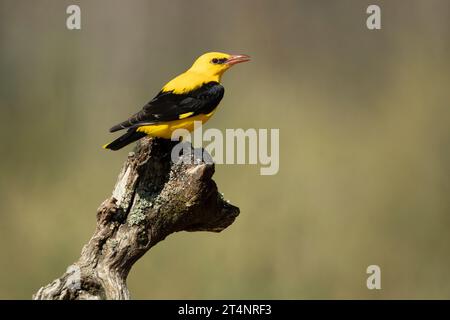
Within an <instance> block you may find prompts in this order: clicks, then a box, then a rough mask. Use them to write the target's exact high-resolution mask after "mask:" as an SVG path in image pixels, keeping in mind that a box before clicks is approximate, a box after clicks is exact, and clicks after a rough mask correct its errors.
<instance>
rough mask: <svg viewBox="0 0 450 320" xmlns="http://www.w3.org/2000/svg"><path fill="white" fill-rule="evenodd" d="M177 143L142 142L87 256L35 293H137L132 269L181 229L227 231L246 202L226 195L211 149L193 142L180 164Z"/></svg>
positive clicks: (100, 213) (101, 214)
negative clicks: (130, 279)
mask: <svg viewBox="0 0 450 320" xmlns="http://www.w3.org/2000/svg"><path fill="white" fill-rule="evenodd" d="M175 144H176V142H172V141H170V140H162V139H150V138H144V139H141V141H140V142H138V144H137V146H136V149H135V151H134V152H132V153H130V154H129V156H128V159H127V160H126V162H125V164H124V165H123V168H122V170H121V172H120V174H119V178H118V180H117V183H116V186H115V188H114V191H113V194H112V196H111V197H110V198H109V199H106V200H105V201H104V202H103V203H102V204H101V205H100V207H99V208H98V210H97V227H96V229H95V232H94V234H93V236H92V238H91V239H90V240H89V242H88V243H87V244H86V245H85V246H84V247H83V250H82V252H81V257H80V258H79V260H78V261H77V262H75V263H74V264H73V265H71V266H69V267H68V268H67V271H66V272H65V273H64V274H63V275H62V276H61V277H60V278H58V279H56V280H54V281H53V282H51V283H50V284H48V285H46V286H44V287H42V288H40V289H39V290H38V292H37V293H35V294H34V295H33V299H36V300H40V299H69V300H74V299H129V298H130V293H129V291H128V288H127V285H126V279H127V276H128V273H129V272H130V269H131V267H132V266H133V264H134V263H135V262H136V261H137V260H138V259H139V258H140V257H142V256H143V255H144V254H145V253H146V252H147V251H148V250H149V249H150V248H151V247H153V246H154V245H155V244H157V243H158V242H160V241H161V240H164V238H165V237H167V236H168V235H169V234H171V233H174V232H177V231H213V232H220V231H222V230H223V229H225V228H226V227H228V226H229V225H230V224H232V223H233V221H234V219H235V218H236V217H237V216H238V215H239V208H237V207H235V206H233V205H231V204H230V203H228V202H227V201H226V200H224V199H223V197H222V196H221V194H220V193H218V190H217V186H216V184H215V182H214V181H213V180H212V175H213V174H214V164H213V163H212V161H205V160H204V159H205V158H206V159H208V158H210V157H209V155H207V154H206V152H205V151H203V150H196V152H193V149H192V147H191V146H190V145H189V149H190V150H191V152H187V153H185V154H183V155H182V156H181V157H180V158H179V160H178V161H176V162H175V163H174V162H172V161H171V151H172V148H173V146H174V145H175ZM199 151H200V152H199ZM202 151H203V152H204V156H203V157H202V156H201V154H202ZM186 160H189V161H186Z"/></svg>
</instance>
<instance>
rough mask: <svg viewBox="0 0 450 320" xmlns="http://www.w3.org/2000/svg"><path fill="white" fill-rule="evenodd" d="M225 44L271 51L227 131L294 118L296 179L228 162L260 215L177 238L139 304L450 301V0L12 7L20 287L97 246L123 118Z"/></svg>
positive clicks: (8, 202) (6, 228) (5, 235)
mask: <svg viewBox="0 0 450 320" xmlns="http://www.w3.org/2000/svg"><path fill="white" fill-rule="evenodd" d="M69 4H78V5H80V6H81V11H82V12H81V14H82V29H81V31H69V30H67V29H66V26H65V20H66V17H67V15H66V13H65V11H66V7H67V6H68V5H69ZM369 4H378V5H380V6H381V9H382V30H380V31H369V30H368V29H367V28H366V17H367V14H366V8H367V6H368V5H369ZM206 51H224V52H231V53H247V54H249V55H251V56H252V58H253V61H252V62H251V63H247V64H243V65H239V66H237V67H235V68H233V70H230V71H229V72H228V73H227V74H226V75H225V76H224V79H223V83H224V86H225V87H226V95H225V99H224V100H223V102H222V103H221V105H220V108H219V111H218V112H217V113H216V114H215V117H214V118H213V119H212V120H211V121H210V122H208V124H207V127H209V128H211V127H216V128H220V129H225V128H240V127H241V128H280V140H281V141H280V153H281V154H280V157H281V160H280V171H279V173H278V175H275V176H260V175H259V167H258V166H248V165H240V166H237V165H220V166H217V168H216V169H217V170H216V174H215V180H216V181H217V183H218V185H219V188H220V190H221V191H222V192H224V194H225V197H226V198H228V199H230V200H231V201H232V202H233V203H234V204H236V205H238V206H239V207H240V208H241V215H240V216H239V218H238V219H237V220H236V222H235V223H234V224H233V225H232V226H231V227H230V228H229V229H227V230H225V231H224V232H222V233H220V234H210V233H178V234H175V235H172V236H170V237H169V238H167V239H166V240H165V241H163V242H161V243H160V244H158V245H157V246H156V247H155V248H153V249H152V250H151V251H150V252H149V253H148V254H147V255H145V256H144V258H143V259H141V260H140V261H139V262H138V263H137V264H136V265H135V267H134V269H133V270H132V271H131V274H130V276H129V281H128V282H129V287H130V290H131V293H132V296H133V297H134V298H137V299H155V298H190V299H197V298H200V299H206V298H211V299H213V298H270V299H272V298H274V299H275V298H285V299H301V298H312V299H316V298H323V299H334V298H343V299H347V298H369V299H379V298H387V299H390V298H407V299H409V298H438V299H440V298H450V273H449V269H450V250H449V249H450V248H449V245H450V233H449V228H450V190H449V186H450V182H449V178H450V175H449V171H450V148H449V147H450V141H449V140H450V139H449V138H450V121H449V120H450V110H449V100H450V99H449V98H450V92H449V89H450V88H449V84H450V73H449V70H450V60H449V58H450V2H449V1H447V0H441V1H438V0H434V1H424V0H423V1H419V0H417V1H410V0H403V1H361V0H346V1H317V0H316V1H314V0H309V1H246V2H244V1H236V0H234V1H230V0H227V1H211V0H209V1H198V0H195V1H182V0H178V1H174V0H171V1H162V0H159V1H143V0H142V1H137V0H134V1H111V0H108V1H107V0H103V1H102V0H96V1H75V0H74V1H61V0H48V1H24V0H21V1H17V0H14V1H13V0H0V117H1V125H0V133H1V136H2V139H1V142H0V147H1V149H0V150H1V157H0V159H1V160H0V161H1V162H0V163H1V167H0V174H1V180H0V252H1V255H0V298H3V299H11V298H22V299H29V298H30V297H31V295H32V294H33V293H34V292H35V291H36V290H37V289H38V288H39V287H40V286H42V285H45V284H47V283H48V282H50V281H52V280H53V279H54V278H56V277H58V276H59V275H61V274H62V273H63V272H64V271H65V268H66V267H67V266H68V265H69V264H71V263H72V262H73V261H75V260H76V259H77V258H78V256H79V254H80V251H81V247H82V246H83V244H85V243H86V242H87V240H88V239H89V237H90V235H91V234H92V232H93V230H94V227H95V213H96V208H97V207H98V206H99V205H100V203H101V202H102V201H103V200H104V199H106V198H107V197H108V196H109V195H110V193H111V191H112V188H113V185H114V183H115V181H116V177H117V174H118V172H119V169H120V167H121V165H122V163H123V161H124V159H125V158H126V155H127V152H129V151H130V150H131V148H130V147H128V148H126V149H124V150H122V151H120V152H116V153H113V152H107V151H105V150H103V149H101V148H100V146H101V145H103V144H104V143H105V142H108V141H110V140H111V139H112V138H113V137H115V136H114V135H111V134H109V133H108V128H109V127H110V126H111V125H113V124H115V123H117V122H118V121H121V120H123V119H124V118H125V117H127V116H129V115H130V114H131V113H132V112H134V111H136V110H138V109H139V108H140V107H141V106H142V105H143V104H144V103H145V102H147V101H148V100H150V99H151V98H152V97H153V95H154V94H155V93H156V92H157V91H158V90H159V89H160V87H161V86H162V85H163V84H164V83H165V82H166V81H168V80H169V79H170V78H172V77H173V76H175V75H176V74H178V73H180V72H181V71H183V70H185V69H186V68H187V67H188V66H189V65H190V64H191V63H192V62H193V60H194V59H195V58H196V57H197V56H198V55H200V54H201V53H203V52H206ZM371 264H377V265H379V266H380V267H381V271H382V290H378V291H377V290H372V291H370V290H368V289H367V288H366V278H367V274H366V268H367V266H368V265H371Z"/></svg>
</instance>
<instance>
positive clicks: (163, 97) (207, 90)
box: [103, 52, 250, 150]
mask: <svg viewBox="0 0 450 320" xmlns="http://www.w3.org/2000/svg"><path fill="white" fill-rule="evenodd" d="M249 60H250V57H249V56H247V55H245V54H235V55H233V54H226V53H221V52H209V53H205V54H203V55H202V56H200V57H199V58H198V59H197V60H196V61H195V62H194V64H193V65H192V67H191V68H189V69H188V70H187V71H186V72H184V73H182V74H180V75H179V76H177V77H176V78H174V79H173V80H171V81H169V82H168V83H167V84H166V85H165V86H164V87H163V88H162V90H161V91H160V92H159V93H158V94H157V95H156V97H155V98H153V100H151V101H150V102H148V103H147V104H146V105H145V106H144V107H143V108H142V110H141V111H139V112H138V113H136V114H134V115H133V116H131V117H130V118H129V119H128V120H126V121H124V122H121V123H119V124H117V125H115V126H114V127H112V128H111V129H110V130H109V131H110V132H115V131H119V130H122V129H127V132H126V133H125V134H123V135H122V136H120V137H119V138H117V139H116V140H114V141H113V142H111V143H109V144H107V145H105V146H103V147H104V148H105V149H110V150H119V149H121V148H123V147H124V146H126V145H128V144H130V143H132V142H134V141H137V140H139V139H141V138H143V137H145V136H146V135H149V136H152V137H160V138H164V139H170V138H171V136H172V132H173V131H174V130H176V129H187V130H189V131H192V130H193V129H194V121H201V122H202V123H205V122H206V121H208V120H209V118H210V117H211V116H212V115H213V113H214V111H215V110H216V107H217V106H218V104H219V102H220V100H222V97H223V94H224V88H223V87H222V86H221V85H220V80H221V77H222V75H223V73H224V72H225V71H227V70H228V69H229V68H230V67H231V66H233V65H235V64H237V63H241V62H246V61H249Z"/></svg>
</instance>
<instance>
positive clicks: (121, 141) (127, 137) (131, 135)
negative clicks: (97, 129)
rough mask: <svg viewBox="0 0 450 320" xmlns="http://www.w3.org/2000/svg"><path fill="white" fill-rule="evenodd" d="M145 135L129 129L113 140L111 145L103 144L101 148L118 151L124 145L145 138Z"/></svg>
mask: <svg viewBox="0 0 450 320" xmlns="http://www.w3.org/2000/svg"><path fill="white" fill-rule="evenodd" d="M145 136H146V134H145V133H143V132H136V129H134V128H133V129H129V130H128V131H127V133H125V134H123V135H121V136H120V137H119V138H117V139H116V140H114V141H113V142H111V143H108V144H105V145H104V146H103V148H104V149H110V150H114V151H116V150H119V149H122V148H123V147H125V146H126V145H128V144H130V143H132V142H135V141H137V140H139V139H141V138H143V137H145Z"/></svg>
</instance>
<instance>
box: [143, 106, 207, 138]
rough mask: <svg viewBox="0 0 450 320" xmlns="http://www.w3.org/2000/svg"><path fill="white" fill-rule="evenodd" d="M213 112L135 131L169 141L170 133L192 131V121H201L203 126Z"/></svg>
mask: <svg viewBox="0 0 450 320" xmlns="http://www.w3.org/2000/svg"><path fill="white" fill-rule="evenodd" d="M214 111H215V110H213V111H212V112H210V113H208V114H199V115H196V116H193V117H190V118H184V119H180V120H174V121H168V122H163V123H158V124H151V125H148V126H142V127H139V128H137V129H136V131H137V132H144V133H146V134H148V135H149V136H152V137H159V138H164V139H170V138H171V137H172V132H174V131H175V130H177V129H186V130H188V131H189V132H191V131H192V130H194V121H201V122H202V123H203V124H204V123H205V122H206V121H208V120H209V118H211V116H212V115H213V113H214Z"/></svg>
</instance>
